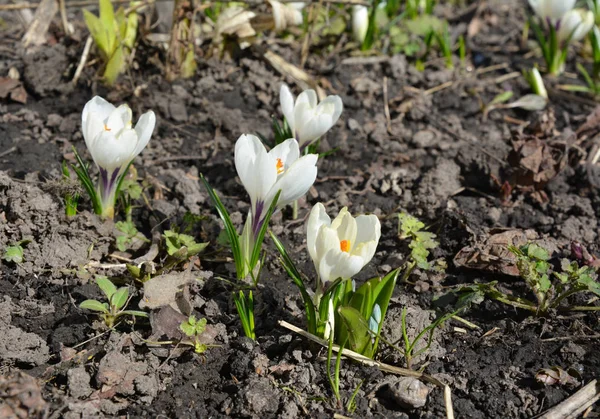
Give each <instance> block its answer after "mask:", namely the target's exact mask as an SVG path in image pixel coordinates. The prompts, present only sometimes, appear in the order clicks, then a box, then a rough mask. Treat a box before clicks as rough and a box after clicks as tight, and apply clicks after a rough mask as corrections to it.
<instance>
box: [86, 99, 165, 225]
mask: <svg viewBox="0 0 600 419" xmlns="http://www.w3.org/2000/svg"><path fill="white" fill-rule="evenodd" d="M155 124H156V117H155V116H154V112H152V111H148V112H146V113H145V114H143V115H142V116H141V117H140V119H139V120H138V122H137V124H136V125H135V128H134V127H133V126H132V113H131V108H129V106H128V105H121V106H119V107H118V108H115V107H114V106H113V105H112V104H110V103H109V102H107V101H106V100H104V99H102V98H101V97H100V96H95V97H94V98H93V99H92V100H90V101H89V102H88V103H86V104H85V107H84V108H83V112H82V114H81V126H82V131H83V138H84V139H85V144H86V146H87V148H88V150H89V152H90V154H91V155H92V158H93V159H94V162H95V163H96V165H97V166H98V170H99V171H100V182H99V185H98V192H99V194H100V199H101V202H102V215H103V216H105V217H108V218H112V217H113V215H114V204H115V195H116V192H117V186H118V180H119V177H120V176H121V175H122V174H123V172H124V171H125V169H126V168H127V166H128V165H129V163H131V161H132V160H133V159H134V158H135V157H136V156H137V155H138V154H140V153H141V152H142V150H143V149H144V147H146V144H148V141H150V137H151V135H152V131H154V125H155Z"/></svg>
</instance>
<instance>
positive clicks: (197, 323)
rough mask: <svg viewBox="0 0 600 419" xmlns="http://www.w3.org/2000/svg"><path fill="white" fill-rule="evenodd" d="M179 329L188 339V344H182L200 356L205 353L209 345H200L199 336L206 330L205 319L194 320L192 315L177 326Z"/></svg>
mask: <svg viewBox="0 0 600 419" xmlns="http://www.w3.org/2000/svg"><path fill="white" fill-rule="evenodd" d="M179 328H180V329H181V331H182V332H183V333H185V335H186V336H187V337H188V338H190V341H189V342H182V343H184V344H189V345H191V346H193V347H194V352H196V353H197V354H202V353H204V352H206V350H207V349H208V347H209V345H207V344H205V343H202V341H201V335H202V334H203V333H204V331H205V330H206V319H204V318H202V319H199V320H196V317H194V316H193V315H192V316H190V317H189V318H188V319H187V320H186V321H184V322H182V323H181V324H180V325H179Z"/></svg>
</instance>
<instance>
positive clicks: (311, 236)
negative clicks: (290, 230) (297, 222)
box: [306, 202, 331, 266]
mask: <svg viewBox="0 0 600 419" xmlns="http://www.w3.org/2000/svg"><path fill="white" fill-rule="evenodd" d="M329 225H331V218H329V215H327V212H326V211H325V207H324V206H323V204H321V203H320V202H319V203H317V204H316V205H315V206H313V207H312V210H311V211H310V215H309V216H308V222H307V223H306V247H307V248H308V253H309V254H310V258H311V259H312V260H313V262H315V266H318V255H317V235H318V234H319V231H320V229H321V226H329Z"/></svg>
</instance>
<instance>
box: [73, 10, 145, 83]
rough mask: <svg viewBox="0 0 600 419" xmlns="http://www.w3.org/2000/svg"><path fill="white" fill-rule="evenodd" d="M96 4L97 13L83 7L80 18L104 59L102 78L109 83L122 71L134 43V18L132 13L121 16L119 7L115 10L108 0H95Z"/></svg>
mask: <svg viewBox="0 0 600 419" xmlns="http://www.w3.org/2000/svg"><path fill="white" fill-rule="evenodd" d="M99 6H100V16H96V15H94V14H92V13H91V12H90V11H88V10H86V9H83V17H84V19H85V24H86V26H87V27H88V30H89V31H90V35H91V36H92V38H93V39H94V43H95V44H96V46H97V47H98V49H99V50H100V56H101V58H102V60H103V61H104V81H105V82H106V84H108V85H112V84H113V83H114V82H115V80H116V79H117V77H118V76H119V74H120V73H121V72H122V71H123V69H124V67H125V62H126V57H127V55H128V54H129V51H131V50H132V48H133V45H134V43H135V37H136V33H137V26H138V17H137V14H136V13H135V12H131V13H129V15H127V16H125V10H124V9H123V8H122V7H121V8H119V10H117V12H116V13H115V10H114V8H113V5H112V3H111V1H110V0H99Z"/></svg>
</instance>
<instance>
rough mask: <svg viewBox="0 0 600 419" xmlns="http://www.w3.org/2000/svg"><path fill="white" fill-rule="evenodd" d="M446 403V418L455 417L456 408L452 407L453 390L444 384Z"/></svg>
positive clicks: (452, 418)
mask: <svg viewBox="0 0 600 419" xmlns="http://www.w3.org/2000/svg"><path fill="white" fill-rule="evenodd" d="M444 404H445V405H446V419H454V408H453V407H452V392H451V391H450V386H448V385H445V386H444Z"/></svg>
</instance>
